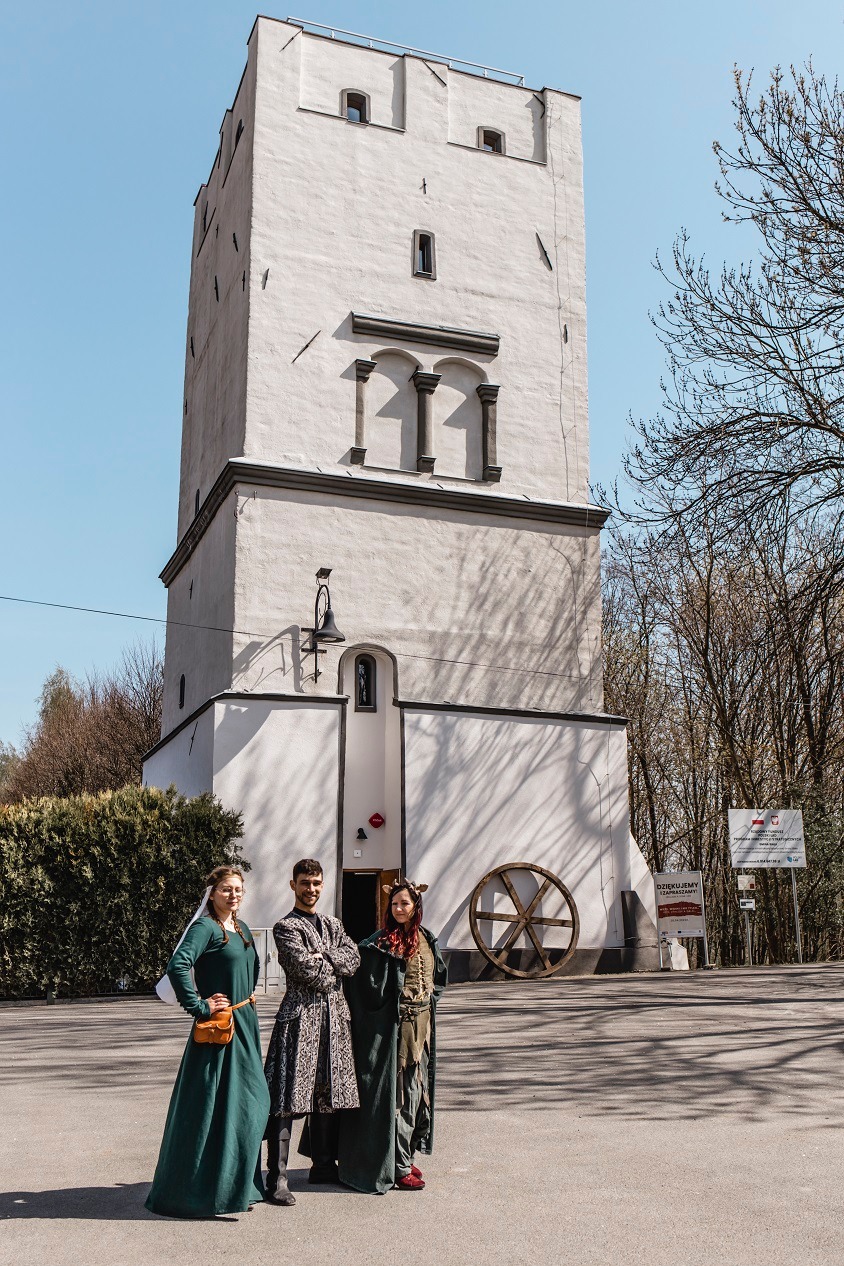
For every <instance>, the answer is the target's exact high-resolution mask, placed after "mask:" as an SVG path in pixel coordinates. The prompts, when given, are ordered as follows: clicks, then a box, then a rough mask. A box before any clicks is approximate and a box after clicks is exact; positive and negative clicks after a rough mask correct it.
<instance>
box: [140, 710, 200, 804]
mask: <svg viewBox="0 0 844 1266" xmlns="http://www.w3.org/2000/svg"><path fill="white" fill-rule="evenodd" d="M143 781H144V786H145V787H161V789H162V790H166V788H167V787H169V786H170V784H171V783H174V784H175V786H177V787H178V789H179V791H181V793H182V795H185V796H199V795H202V793H203V792H204V791H213V789H214V709H213V706H212V707H210V708H206V710H205V711H204V712H203V713H201V715H200V716H198V717H196V719H195V720H194V721H193V722H192V723H191V724H190V725H186V726H185V727H184V728H183V729H181V730H180V731H179V732H178V734H174V735H173V737H172V739H171V740H170V742H169V743H168V744H167V745H166V746H165V747H161V748H159V749H158V751H157V752H154V753H153V755H152V756H150V757H148V758H147V760H146V761H145V762H144V778H143Z"/></svg>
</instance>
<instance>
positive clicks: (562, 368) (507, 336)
mask: <svg viewBox="0 0 844 1266" xmlns="http://www.w3.org/2000/svg"><path fill="white" fill-rule="evenodd" d="M296 31H297V28H296V27H294V26H290V25H288V24H286V23H280V22H275V21H272V20H269V19H265V18H259V19H258V22H257V24H256V30H255V34H254V36H253V40H252V44H251V46H250V53H251V55H255V56H256V57H257V63H256V65H257V69H256V75H257V79H256V117H255V139H254V144H255V150H254V170H255V176H254V187H253V199H254V206H253V224H252V247H251V249H252V274H251V284H252V287H253V294H252V300H251V304H250V321H249V377H248V388H247V423H246V439H245V451H246V453H247V454H248V455H250V456H252V457H255V458H259V459H261V460H267V461H274V462H279V463H292V464H294V465H295V464H303V465H304V464H307V465H328V466H331V467H335V468H336V466H337V464H338V463H341V464H344V463H347V462H348V450H349V448H350V446H351V444H352V443H353V440H354V398H355V382H354V373H353V372H351V369H350V367H351V366H352V364H353V362H354V360H355V358H357V357H372V356H373V355H375V354H376V353H378V352H379V351H383V350H384V346H383V342H381V341H379V340H377V339H370V338H366V337H363V336H359V335H353V334H352V332H351V321H350V315H349V314H350V312H351V311H359V312H367V313H373V314H376V315H381V316H387V317H390V316H392V317H397V318H399V319H401V320H405V321H407V320H411V321H412V320H417V321H420V322H422V323H425V324H428V325H437V324H440V325H448V326H458V327H461V328H464V329H465V328H468V329H477V330H484V331H490V332H494V333H498V334H500V336H501V350H500V353H499V355H498V356H497V357H491V356H484V355H481V354H477V355H470V356H469V357H468V359H469V360H471V361H474V362H475V363H476V364H477V365H478V366H479V367H481V368H482V369H483V370H485V371H486V373H487V376H488V378H489V380H490V381H493V382H500V383H501V384H502V389H501V395H500V399H499V437H500V438H499V458H500V463H501V465H502V466H503V468H504V470H503V475H502V479H501V484H500V490H501V491H502V492H511V491H515V492H519V493H527V494H529V495H531V496H535V497H549V498H555V499H559V500H574V501H581V502H584V501H586V500H587V483H588V427H587V396H586V316H585V257H584V218H583V190H582V157H581V140H580V104H579V101H578V100H577V99H576V98H573V97H570V96H567V95H566V94H564V93H559V92H552V91H551V90H548V89H543V90H541V92H539V93H534V92H532V91H531V90H529V89H521V88H515V87H513V86H512V85H509V84H503V83H499V82H497V81H495V80H492V79H482V78H477V77H473V76H470V75H467V74H463V73H460V72H456V71H449V70H448V69H447V68H446V67H444V66H442V65H439V64H437V65H434V64H433V63H432V65H431V66H429V65H428V64H427V63H426V62H425V61H424V60H423V59H421V58H419V57H414V56H410V55H407V56H405V57H403V58H397V57H396V56H395V54H387V53H379V52H377V51H372V50H369V49H365V48H357V47H354V46H351V45H344V44H341V43H338V42H334V41H331V40H327V39H323V38H320V37H318V36H313V35H309V34H304V33H300V34H298V35H297V34H296ZM434 72H436V73H434ZM441 80H445V83H443V82H441ZM343 88H353V89H357V90H359V91H363V92H365V93H368V94H369V96H370V99H371V103H372V117H373V120H374V122H373V123H372V124H371V125H369V126H361V125H358V124H354V123H350V122H349V121H348V120H346V119H345V118H343V117H341V116H340V94H341V92H342V90H343ZM481 125H484V126H488V127H490V126H493V127H498V128H499V129H500V130H502V131H504V132H505V133H506V135H507V141H508V155H506V156H499V155H494V154H488V153H484V152H482V151H480V150H478V148H477V127H478V126H481ZM546 150H547V155H548V161H547V163H544V162H542V161H537V160H536V158H535V155H537V154H539V155H544V154H545V153H546ZM423 181H424V182H425V189H426V191H427V192H426V191H423ZM415 229H425V230H427V231H430V232H433V233H434V234H435V237H436V253H437V279H436V281H435V282H432V281H429V280H427V279H424V278H418V277H413V276H412V275H411V267H410V264H411V241H412V235H413V231H414V230H415ZM537 233H539V235H540V237H541V238H542V240H543V242H544V244H545V246H546V249H547V250H548V252H549V254H550V256H551V258H552V261H553V262H554V264H555V267H554V270H553V271H551V270H549V268H548V266H547V265H546V263H545V262H544V260H543V258H542V256H541V252H540V248H539V246H538V243H537V240H536V235H537ZM267 268H269V269H270V275H269V279H268V282H267V285H266V289H261V279H262V278H263V275H264V272H265V270H266V269H267ZM563 326H566V328H567V341H566V342H563V341H562V338H561V335H562V330H563ZM318 330H319V331H321V333H320V335H319V337H318V338H317V339H316V341H315V342H314V343H313V344H312V346H311V347H310V348H309V349H308V351H307V352H305V353H303V355H302V356H301V357H300V358H299V359H298V360H297V361H296V362H295V364H294V363H293V358H294V357H295V356H296V354H297V352H299V350H300V349H301V348H302V347H303V346H304V344H305V343H306V342H307V341H308V340H309V339H310V338H311V337H312V336H313V335H314V334H315V333H316V332H317V331H318ZM408 350H410V351H411V352H414V353H416V354H417V355H418V358H419V361H420V362H421V363H422V366H423V368H425V369H432V368H433V366H434V364H435V362H437V361H440V360H441V359H442V357H443V356H444V355H445V352H444V351H443V349H439V350H437V349H435V348H426V346H425V345H424V344H417V345H415V346H410V347H409V349H408ZM414 465H415V463H414ZM396 477H397V478H404V477H405V476H402V475H399V474H397V476H396ZM409 478H411V479H413V480H416V478H417V476H416V474H415V470H414V473H413V475H412V476H409ZM491 495H495V494H494V492H493V493H492V494H491Z"/></svg>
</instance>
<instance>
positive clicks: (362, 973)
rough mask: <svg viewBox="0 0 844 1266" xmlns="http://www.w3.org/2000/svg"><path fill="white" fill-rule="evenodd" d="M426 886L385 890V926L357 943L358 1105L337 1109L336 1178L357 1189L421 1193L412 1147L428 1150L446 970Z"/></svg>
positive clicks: (353, 986) (353, 982) (353, 993)
mask: <svg viewBox="0 0 844 1266" xmlns="http://www.w3.org/2000/svg"><path fill="white" fill-rule="evenodd" d="M427 887H428V885H427V884H418V885H417V884H413V883H411V882H410V880H409V879H398V880H396V882H395V883H394V884H393V885H392V886H389V887H388V886H386V885H385V888H384V891H385V893H386V894H387V906H386V913H385V917H384V926H383V928H382V929H381V930H380V931H379V932H375V933H374V934H373V935H372V936H370V937H368V938H367V939H366V940H365V941H362V942H361V944H360V953H361V965H360V967H359V969H358V971H357V972H356V974H355V975H354V976H352V977H351V978H350V979H349V981H348V983H347V993H348V1000H349V1007H350V1010H351V1013H352V1037H353V1041H354V1048H355V1066H356V1068H357V1074H358V1090H359V1093H360V1108H359V1109H357V1110H353V1111H350V1112H344V1113H343V1121H342V1123H341V1129H340V1153H339V1167H340V1181H341V1182H343V1183H345V1184H346V1185H347V1186H349V1187H355V1188H356V1189H357V1190H358V1191H377V1192H384V1191H388V1190H389V1189H390V1188H391V1187H395V1188H397V1189H398V1190H399V1191H421V1190H422V1188H423V1187H424V1186H425V1182H424V1179H423V1177H422V1171H421V1170H420V1169H419V1168H418V1166H416V1165H415V1164H414V1163H413V1157H414V1155H415V1153H416V1152H417V1151H421V1152H426V1153H429V1152H430V1151H431V1148H432V1144H433V1124H434V1080H435V1072H436V1050H437V1048H436V1009H437V1000H438V998H439V996H440V994H441V993H442V991H443V989H444V988H445V986H446V983H447V981H448V971H447V968H446V965H445V962H444V961H443V958H442V955H441V954H440V951H439V948H438V946H437V940H436V937H435V936H433V934H432V933H431V932H429V931H428V930H427V928H424V927H423V926H422V894H423V892H425V891H426V890H427Z"/></svg>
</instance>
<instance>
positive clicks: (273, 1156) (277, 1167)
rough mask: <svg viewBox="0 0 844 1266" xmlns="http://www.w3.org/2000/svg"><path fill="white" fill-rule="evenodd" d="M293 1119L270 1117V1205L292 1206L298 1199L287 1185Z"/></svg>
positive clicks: (268, 1158) (268, 1173) (266, 1194)
mask: <svg viewBox="0 0 844 1266" xmlns="http://www.w3.org/2000/svg"><path fill="white" fill-rule="evenodd" d="M292 1124H293V1119H292V1117H281V1116H279V1117H270V1120H269V1124H268V1125H267V1135H266V1137H267V1189H266V1193H265V1195H264V1199H265V1200H266V1201H268V1203H269V1204H282V1205H290V1204H295V1203H296V1197H295V1196H294V1195H293V1192H292V1191H291V1190H290V1188H289V1187H288V1185H287V1158H288V1157H289V1155H290V1127H291V1125H292Z"/></svg>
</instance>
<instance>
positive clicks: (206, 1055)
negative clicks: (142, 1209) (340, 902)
mask: <svg viewBox="0 0 844 1266" xmlns="http://www.w3.org/2000/svg"><path fill="white" fill-rule="evenodd" d="M207 882H208V885H209V889H210V892H209V896H208V901H207V904H206V906H205V910H204V913H202V914H201V915H200V916H199V917H198V918H196V919H195V921H194V922H193V923H191V925H190V926H189V927H188V930H187V932H186V933H185V935H184V937H183V938H182V940H181V942H180V943H179V945H178V946H177V948H176V951H175V953H174V954H173V957H172V958H171V959H170V962H169V963H168V964H167V977H168V979H169V982H170V984H171V985H172V988H173V991H174V993H175V997H176V999H177V1000H178V1002H179V1004H180V1005H181V1006H182V1007H183V1008H184V1010H185V1011H187V1013H188V1014H189V1015H192V1016H193V1017H194V1019H195V1020H208V1019H210V1017H211V1016H212V1015H216V1014H217V1012H218V1011H223V1010H225V1009H226V1008H227V1007H229V1006H234V1005H235V1004H237V1003H240V1002H243V1001H245V1000H247V999H249V997H250V996H251V994H252V991H253V989H254V988H255V984H256V982H257V980H258V973H259V970H260V964H259V960H258V955H257V953H256V952H255V946H254V945H253V943H252V934H251V932H250V931H249V928H248V927H247V926H246V924H245V923H243V922H242V921H241V920H239V919H238V918H237V910H238V908H239V906H240V903H241V901H242V900H243V875H242V873H241V872H240V871H239V870H237V869H236V868H235V867H232V866H218V867H217V869H216V870H214V871H212V872H211V874H210V875H209V876H208V880H207ZM165 984H166V982H165ZM159 992H160V993H161V994H162V996H164V994H163V992H162V991H161V990H159ZM232 1015H233V1018H234V1034H233V1036H232V1039H231V1041H230V1042H229V1043H228V1044H227V1045H220V1046H218V1045H214V1044H212V1043H203V1044H200V1043H198V1042H195V1041H194V1035H193V1030H191V1035H190V1037H189V1038H188V1044H187V1046H186V1047H185V1053H184V1055H183V1056H182V1063H181V1067H180V1068H179V1075H178V1077H177V1078H176V1084H175V1086H174V1087H173V1094H172V1097H171V1099H170V1109H169V1111H168V1113H167V1124H166V1125H165V1127H164V1139H163V1140H162V1143H161V1152H160V1154H159V1157H158V1165H157V1166H156V1170H155V1178H154V1180H153V1184H152V1189H151V1191H150V1193H149V1196H148V1197H147V1202H146V1207H147V1208H148V1209H149V1210H150V1211H151V1212H152V1213H160V1214H163V1215H165V1216H167V1217H174V1218H209V1217H214V1216H215V1215H216V1214H219V1213H243V1212H245V1211H246V1210H248V1209H249V1206H250V1205H252V1204H255V1203H256V1202H257V1201H259V1200H262V1199H263V1196H264V1188H263V1183H262V1180H261V1140H262V1138H263V1135H264V1130H265V1128H266V1124H267V1117H268V1115H269V1110H270V1096H269V1091H268V1089H267V1082H266V1078H265V1077H264V1068H263V1063H262V1060H261V1039H260V1034H259V1031H258V1016H257V1014H256V1011H255V1006H254V1003H253V1004H250V1003H248V1002H247V1005H246V1006H242V1007H238V1008H237V1010H234V1011H233V1012H232Z"/></svg>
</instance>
